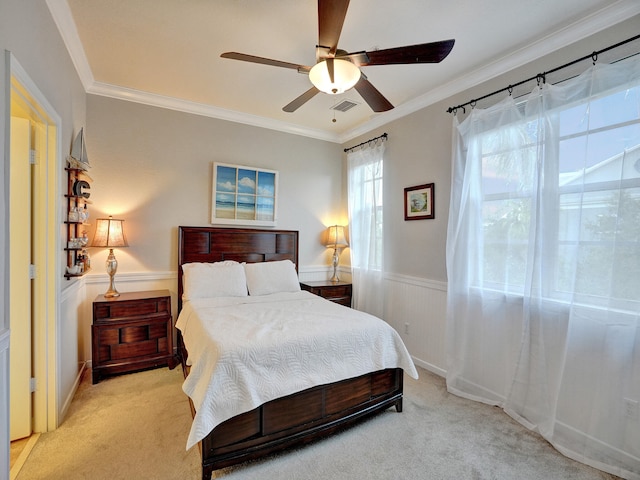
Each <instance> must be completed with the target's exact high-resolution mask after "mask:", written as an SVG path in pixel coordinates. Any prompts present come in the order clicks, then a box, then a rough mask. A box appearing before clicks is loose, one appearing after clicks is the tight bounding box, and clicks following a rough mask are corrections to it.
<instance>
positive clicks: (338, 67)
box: [309, 58, 361, 95]
mask: <svg viewBox="0 0 640 480" xmlns="http://www.w3.org/2000/svg"><path fill="white" fill-rule="evenodd" d="M360 75H361V73H360V69H359V68H358V67H356V66H355V65H354V64H353V63H351V62H350V61H348V60H340V59H338V58H335V59H333V82H332V81H331V77H330V76H329V69H328V68H327V61H326V60H322V61H321V62H318V63H316V64H315V65H314V66H313V67H311V70H309V80H311V83H312V84H313V86H314V87H316V88H317V89H318V90H320V91H321V92H324V93H329V94H334V95H337V94H339V93H344V92H346V91H347V90H349V89H351V88H353V86H354V85H355V84H356V83H358V80H360Z"/></svg>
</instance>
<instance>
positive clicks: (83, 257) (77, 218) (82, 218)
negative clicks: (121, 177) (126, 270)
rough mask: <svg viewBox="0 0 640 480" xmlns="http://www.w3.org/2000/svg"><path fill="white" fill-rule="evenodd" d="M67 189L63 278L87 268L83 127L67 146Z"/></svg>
mask: <svg viewBox="0 0 640 480" xmlns="http://www.w3.org/2000/svg"><path fill="white" fill-rule="evenodd" d="M67 162H68V165H69V166H68V167H67V168H65V170H66V172H67V193H66V194H65V195H64V197H65V199H66V208H67V211H66V218H65V220H64V224H65V227H66V228H65V230H66V234H67V243H66V245H65V248H64V250H65V251H66V253H67V266H66V268H65V274H64V276H65V277H66V278H67V280H69V279H71V278H72V277H81V276H82V275H84V274H85V273H87V272H88V271H89V269H90V268H91V261H90V259H89V253H88V252H87V249H86V247H87V244H88V243H89V238H88V236H87V229H88V227H89V224H88V223H87V220H88V219H89V210H88V209H87V205H88V204H90V203H91V201H90V200H89V197H90V196H91V193H90V191H89V190H90V189H91V182H92V181H93V180H92V179H91V177H90V176H89V174H88V173H87V170H88V169H89V160H88V159H87V149H86V145H85V142H84V130H83V129H80V132H78V135H76V138H75V140H74V141H73V146H72V147H71V155H69V156H68V157H67Z"/></svg>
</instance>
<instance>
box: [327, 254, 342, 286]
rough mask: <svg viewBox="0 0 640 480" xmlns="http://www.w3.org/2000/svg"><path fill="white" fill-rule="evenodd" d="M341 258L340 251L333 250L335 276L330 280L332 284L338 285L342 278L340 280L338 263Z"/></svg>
mask: <svg viewBox="0 0 640 480" xmlns="http://www.w3.org/2000/svg"><path fill="white" fill-rule="evenodd" d="M339 261H340V258H339V256H338V249H337V248H334V249H333V276H332V277H331V278H330V279H329V281H330V282H331V283H338V282H339V281H340V278H338V263H339Z"/></svg>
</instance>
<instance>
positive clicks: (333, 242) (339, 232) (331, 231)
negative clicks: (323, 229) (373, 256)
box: [325, 225, 349, 248]
mask: <svg viewBox="0 0 640 480" xmlns="http://www.w3.org/2000/svg"><path fill="white" fill-rule="evenodd" d="M325 246H326V247H327V248H344V247H347V246H349V242H347V239H346V237H345V235H344V227H343V226H342V225H332V226H330V227H328V228H327V236H326V242H325Z"/></svg>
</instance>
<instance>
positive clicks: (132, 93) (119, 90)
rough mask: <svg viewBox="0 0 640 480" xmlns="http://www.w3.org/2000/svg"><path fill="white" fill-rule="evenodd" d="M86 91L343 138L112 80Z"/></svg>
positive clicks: (283, 129) (329, 138)
mask: <svg viewBox="0 0 640 480" xmlns="http://www.w3.org/2000/svg"><path fill="white" fill-rule="evenodd" d="M86 91H87V93H90V94H93V95H100V96H103V97H110V98H115V99H120V100H127V101H129V102H136V103H141V104H144V105H150V106H154V107H161V108H167V109H170V110H176V111H179V112H185V113H191V114H194V115H201V116H204V117H211V118H217V119H219V120H226V121H229V122H235V123H241V124H243V125H251V126H254V127H260V128H268V129H270V130H277V131H279V132H284V133H291V134H294V135H301V136H305V137H311V138H315V139H318V140H325V141H327V142H334V143H339V137H338V135H337V134H335V133H331V132H327V131H325V130H319V129H311V128H306V127H301V126H300V125H295V124H293V123H287V122H281V121H279V120H273V119H270V118H266V117H260V116H258V115H250V114H248V113H242V112H237V111H234V110H227V109H224V108H219V107H214V106H212V105H206V104H204V103H197V102H191V101H189V100H182V99H179V98H175V97H167V96H164V95H158V94H155V93H149V92H144V91H142V90H135V89H131V88H126V87H120V86H117V85H110V84H108V83H102V82H93V84H92V85H91V86H90V87H89V88H87V89H86Z"/></svg>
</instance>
